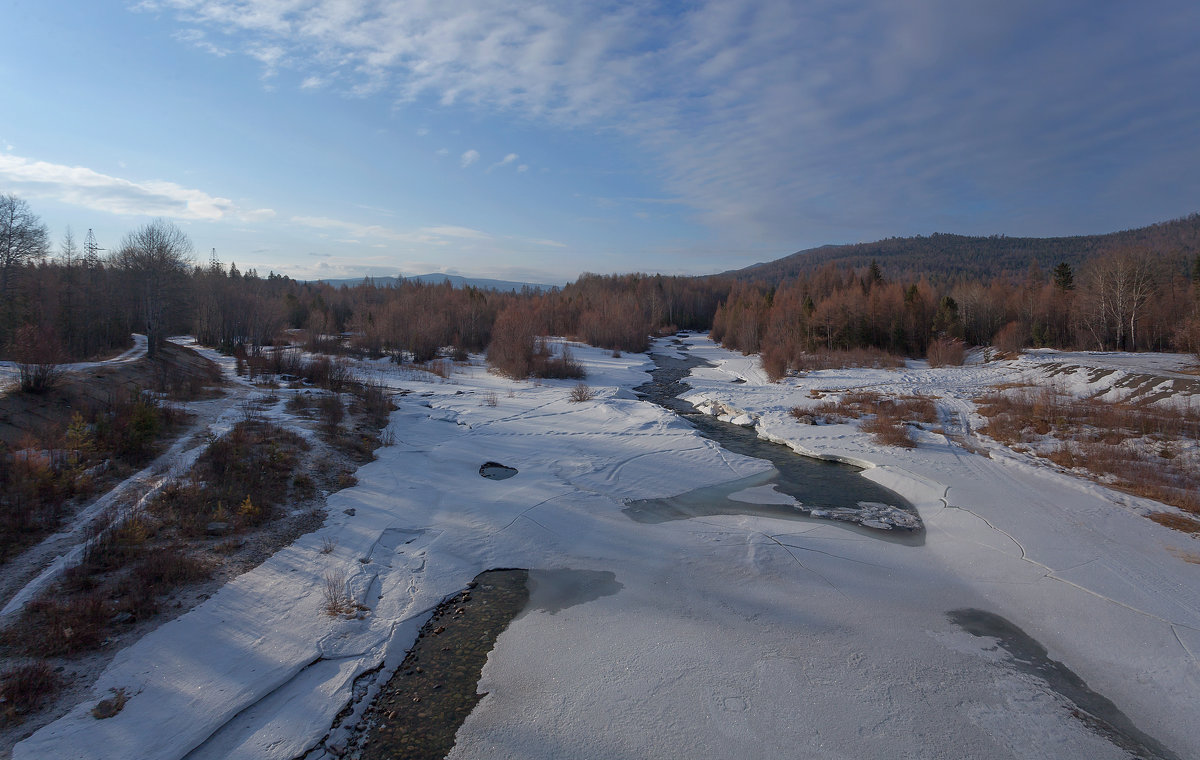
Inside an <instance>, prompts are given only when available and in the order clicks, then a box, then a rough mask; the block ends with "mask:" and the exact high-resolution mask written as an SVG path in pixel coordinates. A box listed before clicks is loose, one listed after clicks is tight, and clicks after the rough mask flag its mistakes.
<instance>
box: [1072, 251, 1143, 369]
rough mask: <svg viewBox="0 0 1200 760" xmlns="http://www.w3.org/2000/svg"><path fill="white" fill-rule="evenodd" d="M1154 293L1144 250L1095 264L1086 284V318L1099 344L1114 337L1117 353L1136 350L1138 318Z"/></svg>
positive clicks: (1084, 306)
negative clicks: (1126, 349) (1125, 349)
mask: <svg viewBox="0 0 1200 760" xmlns="http://www.w3.org/2000/svg"><path fill="white" fill-rule="evenodd" d="M1154 290H1155V282H1154V273H1153V268H1152V266H1151V259H1150V255H1149V253H1147V252H1145V251H1119V252H1116V253H1112V254H1109V255H1107V256H1105V257H1104V258H1102V259H1099V260H1097V261H1096V262H1094V263H1093V264H1092V265H1091V267H1089V269H1088V272H1087V279H1086V282H1085V293H1084V305H1083V308H1084V310H1085V313H1084V314H1083V318H1084V322H1085V324H1086V326H1087V328H1088V330H1089V332H1091V333H1092V337H1094V338H1095V339H1096V342H1097V343H1098V344H1100V345H1101V346H1102V347H1103V346H1104V345H1105V344H1106V343H1107V342H1108V338H1109V337H1110V336H1111V337H1112V338H1113V347H1114V348H1115V349H1117V350H1118V351H1119V350H1121V349H1122V348H1128V349H1130V350H1137V324H1138V319H1139V318H1140V317H1141V314H1142V309H1143V307H1145V305H1146V302H1147V301H1149V299H1150V296H1151V295H1153V294H1154Z"/></svg>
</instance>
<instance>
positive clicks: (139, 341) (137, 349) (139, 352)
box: [0, 333, 146, 395]
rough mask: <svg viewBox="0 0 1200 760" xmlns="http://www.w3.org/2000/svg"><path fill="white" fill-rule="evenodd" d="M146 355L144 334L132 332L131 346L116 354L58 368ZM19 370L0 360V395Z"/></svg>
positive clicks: (124, 361)
mask: <svg viewBox="0 0 1200 760" xmlns="http://www.w3.org/2000/svg"><path fill="white" fill-rule="evenodd" d="M145 355H146V336H145V335H140V334H138V333H134V335H133V346H131V347H130V348H128V349H127V350H125V351H123V352H121V353H120V354H118V355H117V356H113V357H110V358H108V359H102V360H100V361H95V362H71V363H69V364H60V365H59V369H61V370H62V371H64V372H78V371H81V370H89V369H95V368H97V367H103V366H105V365H111V364H127V363H129V362H134V361H137V360H138V359H140V358H142V357H143V356H145ZM19 374H20V370H19V369H18V366H17V363H16V362H10V361H0V395H3V394H4V393H7V392H8V391H10V390H12V389H13V388H15V387H16V384H17V378H18V377H19Z"/></svg>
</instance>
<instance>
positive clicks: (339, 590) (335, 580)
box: [321, 568, 356, 617]
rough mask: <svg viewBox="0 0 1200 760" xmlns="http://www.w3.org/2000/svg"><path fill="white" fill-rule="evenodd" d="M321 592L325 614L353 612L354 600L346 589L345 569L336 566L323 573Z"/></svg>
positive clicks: (331, 615) (334, 614)
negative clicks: (334, 568)
mask: <svg viewBox="0 0 1200 760" xmlns="http://www.w3.org/2000/svg"><path fill="white" fill-rule="evenodd" d="M324 581H325V583H324V585H323V586H322V587H321V594H322V596H323V597H324V599H325V614H326V615H329V616H330V617H333V616H336V615H342V614H348V613H350V612H353V611H354V610H355V608H356V605H355V604H354V600H353V599H351V598H350V593H349V592H348V591H347V590H346V571H345V570H342V569H341V568H338V569H336V570H330V571H328V572H326V573H325V578H324Z"/></svg>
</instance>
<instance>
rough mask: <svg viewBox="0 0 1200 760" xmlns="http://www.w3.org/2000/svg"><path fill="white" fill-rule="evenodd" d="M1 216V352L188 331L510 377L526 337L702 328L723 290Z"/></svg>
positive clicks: (654, 279)
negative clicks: (559, 279)
mask: <svg viewBox="0 0 1200 760" xmlns="http://www.w3.org/2000/svg"><path fill="white" fill-rule="evenodd" d="M0 212H2V213H0V294H2V295H3V298H2V307H0V356H3V357H5V358H10V357H14V356H18V355H21V356H24V355H29V354H31V353H32V354H37V355H40V356H49V355H53V356H54V357H55V358H56V359H59V360H62V361H67V360H83V359H89V358H94V357H98V356H102V355H105V354H111V353H112V352H114V351H116V350H120V349H123V348H126V347H128V346H129V345H130V334H131V333H133V332H139V333H144V334H145V335H146V336H147V339H148V346H149V351H150V353H151V354H153V353H154V352H155V351H156V350H157V349H158V347H159V346H161V345H162V342H163V340H164V339H165V338H166V337H167V336H169V335H173V334H181V333H191V334H194V335H195V336H196V338H197V339H198V340H199V341H200V342H201V343H203V344H205V345H211V346H215V347H218V348H220V349H221V350H224V351H227V352H231V353H232V352H245V353H246V354H248V355H254V354H257V353H259V352H261V351H262V350H263V349H264V348H266V347H268V346H272V345H276V344H279V343H280V342H283V341H286V342H288V343H292V342H297V341H299V342H302V343H303V344H304V345H305V346H306V347H307V348H309V349H312V350H318V351H327V352H338V351H346V350H350V351H354V352H357V353H361V354H363V355H367V356H372V357H381V356H386V355H390V356H392V357H394V358H395V359H397V360H403V361H415V362H424V361H428V360H430V359H433V358H435V357H436V356H438V355H439V354H440V353H441V352H442V351H443V350H444V349H447V348H451V349H453V351H454V352H455V353H456V354H458V355H460V356H461V355H463V354H465V353H466V352H480V351H485V350H487V349H488V348H489V347H493V348H494V349H495V353H496V354H497V355H503V354H505V353H506V351H507V354H508V355H511V356H515V357H517V359H516V360H515V361H516V363H515V364H511V365H505V366H500V367H499V368H500V369H501V370H502V371H505V372H509V373H510V374H515V375H522V370H523V368H524V367H525V366H526V365H529V364H530V363H531V362H532V360H531V359H529V358H528V357H529V356H530V355H531V352H536V351H537V350H539V349H538V346H537V345H536V340H535V339H536V338H537V337H538V336H545V335H565V336H571V337H576V338H579V339H581V340H584V341H586V342H588V343H591V344H593V345H597V346H601V347H605V348H610V349H613V350H625V351H644V350H645V349H646V348H647V346H648V344H649V336H650V335H652V334H654V333H657V332H661V331H663V330H667V329H670V330H675V329H680V328H690V329H707V327H708V326H709V325H710V324H711V321H712V314H713V312H714V311H715V309H716V307H717V304H718V303H719V302H720V300H721V299H722V298H723V297H724V296H725V293H726V292H727V288H726V287H725V286H724V285H723V284H722V283H720V282H716V281H710V280H706V279H702V278H690V277H664V276H661V275H643V274H626V275H596V274H585V275H582V276H581V277H579V279H578V280H576V281H575V282H573V283H571V284H569V285H567V286H565V287H563V288H550V289H546V290H537V289H532V288H531V289H526V290H524V291H523V292H518V293H510V292H498V291H492V290H483V289H479V288H475V287H466V288H454V287H453V286H451V285H450V284H449V283H440V284H427V283H423V282H419V281H415V280H412V281H409V280H401V281H399V282H395V283H393V282H390V281H389V282H388V284H386V285H383V284H379V283H376V282H374V281H372V280H370V279H364V280H363V281H362V282H361V283H359V284H357V285H354V286H346V285H341V286H334V285H331V284H327V283H322V282H300V281H296V280H293V279H292V278H290V277H287V276H284V275H279V274H275V273H269V274H268V275H267V276H265V277H263V276H260V275H259V274H258V273H257V272H256V271H255V270H253V269H251V270H249V271H247V272H244V273H243V272H241V271H240V270H239V269H238V268H237V265H236V264H229V265H228V266H226V265H224V264H221V263H219V262H217V261H215V260H212V261H209V262H207V263H198V262H196V261H195V258H194V255H193V254H194V248H193V245H192V243H191V241H190V240H189V239H188V236H187V235H186V234H185V233H183V232H182V231H181V230H180V229H179V228H178V227H176V226H175V225H174V224H172V223H171V222H169V221H166V220H161V219H160V220H155V221H153V222H150V223H147V224H144V225H142V226H141V227H138V228H137V229H135V230H133V231H131V232H129V233H128V234H127V235H125V237H124V238H123V239H122V240H121V241H120V243H119V244H118V245H117V246H116V247H115V248H114V249H113V250H112V251H110V252H108V253H107V254H106V255H103V256H101V255H99V252H98V250H97V248H96V246H95V245H94V244H88V245H85V246H83V247H81V246H80V245H79V244H78V243H77V241H76V239H75V237H74V235H73V234H72V233H71V232H69V231H68V232H67V233H66V235H65V236H64V237H63V239H62V242H61V243H60V244H59V245H58V246H57V248H56V249H54V248H52V246H51V243H50V236H49V232H48V230H47V229H46V227H45V226H44V225H43V224H42V223H41V221H40V220H39V219H38V217H37V216H36V215H35V214H33V212H32V211H31V210H30V208H29V206H28V204H27V203H26V202H25V201H23V200H21V199H19V198H17V197H15V196H12V195H4V196H0ZM497 326H499V327H500V328H501V329H500V331H499V333H496V328H497ZM285 331H290V332H287V333H286V334H285ZM497 339H499V344H497ZM31 341H32V342H33V344H32V345H30V343H31Z"/></svg>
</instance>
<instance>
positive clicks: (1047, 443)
mask: <svg viewBox="0 0 1200 760" xmlns="http://www.w3.org/2000/svg"><path fill="white" fill-rule="evenodd" d="M976 403H977V404H978V406H979V413H980V414H982V415H983V416H984V417H985V418H987V420H988V422H987V425H985V426H984V427H983V428H981V429H980V432H981V433H984V434H986V435H988V436H991V437H992V438H993V439H995V440H996V441H999V442H1000V443H1003V444H1005V445H1007V446H1009V447H1010V448H1011V447H1017V446H1026V447H1028V448H1029V449H1030V450H1031V451H1033V452H1035V453H1036V454H1037V455H1038V456H1041V457H1044V458H1046V459H1048V460H1050V461H1052V462H1054V463H1055V464H1057V465H1059V466H1061V467H1064V468H1067V469H1071V470H1076V471H1081V472H1085V473H1087V474H1088V475H1090V476H1091V477H1094V478H1096V479H1098V480H1100V481H1101V482H1103V483H1105V484H1106V485H1110V486H1113V487H1115V488H1118V489H1120V490H1122V491H1126V492H1128V493H1131V494H1134V495H1135V496H1142V497H1145V498H1149V499H1154V500H1155V501H1160V502H1163V503H1164V504H1170V505H1172V506H1175V507H1179V508H1180V509H1182V510H1184V511H1186V512H1191V513H1194V514H1200V466H1198V463H1197V461H1196V460H1197V450H1196V446H1195V443H1196V441H1197V440H1200V413H1197V412H1196V411H1194V410H1183V409H1178V408H1170V407H1159V406H1151V405H1148V404H1135V403H1128V402H1109V401H1099V400H1097V399H1077V398H1074V397H1072V396H1069V395H1067V394H1065V393H1061V392H1059V391H1056V390H1055V389H1052V388H1040V389H1031V388H1017V389H1016V392H1004V391H997V392H993V393H989V394H988V395H986V396H984V397H983V398H980V399H977V402H976ZM1159 514H1161V515H1162V516H1154V517H1153V518H1152V519H1155V521H1156V522H1159V523H1161V524H1163V525H1168V526H1169V527H1173V528H1176V529H1179V530H1185V531H1186V532H1189V533H1190V532H1196V531H1197V530H1200V522H1197V521H1195V520H1192V519H1191V518H1187V517H1182V516H1178V515H1171V514H1167V513H1159ZM1189 525H1191V526H1192V527H1188V526H1189Z"/></svg>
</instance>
